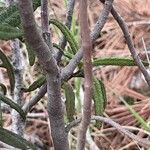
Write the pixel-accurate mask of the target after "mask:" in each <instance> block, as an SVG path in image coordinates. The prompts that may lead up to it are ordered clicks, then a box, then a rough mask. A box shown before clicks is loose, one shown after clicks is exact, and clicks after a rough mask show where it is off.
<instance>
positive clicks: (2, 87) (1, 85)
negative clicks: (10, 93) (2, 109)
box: [0, 83, 7, 95]
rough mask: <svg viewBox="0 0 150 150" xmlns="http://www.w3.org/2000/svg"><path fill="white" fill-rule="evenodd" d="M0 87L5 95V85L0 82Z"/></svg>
mask: <svg viewBox="0 0 150 150" xmlns="http://www.w3.org/2000/svg"><path fill="white" fill-rule="evenodd" d="M0 87H1V89H0V91H2V92H1V93H3V94H4V95H6V93H7V88H6V86H5V85H4V84H2V83H0Z"/></svg>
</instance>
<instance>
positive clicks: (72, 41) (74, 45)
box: [49, 19, 78, 54]
mask: <svg viewBox="0 0 150 150" xmlns="http://www.w3.org/2000/svg"><path fill="white" fill-rule="evenodd" d="M49 23H50V24H53V25H55V26H57V28H59V29H60V30H61V32H62V33H63V34H64V36H65V38H66V40H67V41H68V43H69V45H70V47H71V50H72V52H70V53H72V54H75V53H76V52H77V50H78V46H77V43H76V41H75V39H74V37H73V35H72V34H71V32H70V30H69V29H68V28H67V27H66V26H65V25H64V24H63V23H61V22H59V21H58V20H56V19H50V21H49Z"/></svg>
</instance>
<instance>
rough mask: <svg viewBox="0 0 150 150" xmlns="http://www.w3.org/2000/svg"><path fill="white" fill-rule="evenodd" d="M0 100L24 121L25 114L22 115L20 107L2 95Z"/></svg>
mask: <svg viewBox="0 0 150 150" xmlns="http://www.w3.org/2000/svg"><path fill="white" fill-rule="evenodd" d="M0 100H2V101H3V102H4V103H6V104H7V105H9V106H10V107H11V108H13V109H15V110H16V111H17V112H18V113H19V114H20V116H21V117H22V118H23V119H24V120H25V118H26V114H25V113H24V111H23V110H22V109H21V107H20V106H19V105H18V104H16V103H15V102H13V101H12V100H11V99H9V98H7V97H5V96H4V95H2V94H0Z"/></svg>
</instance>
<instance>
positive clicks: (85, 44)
mask: <svg viewBox="0 0 150 150" xmlns="http://www.w3.org/2000/svg"><path fill="white" fill-rule="evenodd" d="M79 20H80V31H81V43H82V49H83V69H84V89H85V90H84V102H83V113H82V121H81V125H80V128H79V132H78V140H77V149H78V150H83V149H84V147H85V140H86V131H87V128H88V126H89V124H90V120H91V103H92V62H91V57H92V41H91V38H90V29H89V24H88V13H87V0H81V1H80V3H79Z"/></svg>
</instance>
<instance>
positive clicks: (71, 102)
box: [63, 83, 75, 122]
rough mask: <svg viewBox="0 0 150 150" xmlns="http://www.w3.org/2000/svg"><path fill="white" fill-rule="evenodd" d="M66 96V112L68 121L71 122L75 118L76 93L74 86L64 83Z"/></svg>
mask: <svg viewBox="0 0 150 150" xmlns="http://www.w3.org/2000/svg"><path fill="white" fill-rule="evenodd" d="M63 88H64V91H65V97H66V112H67V118H68V121H69V122H71V121H73V120H74V117H73V116H74V115H75V94H74V92H73V88H72V86H71V85H70V84H68V83H64V85H63Z"/></svg>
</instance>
